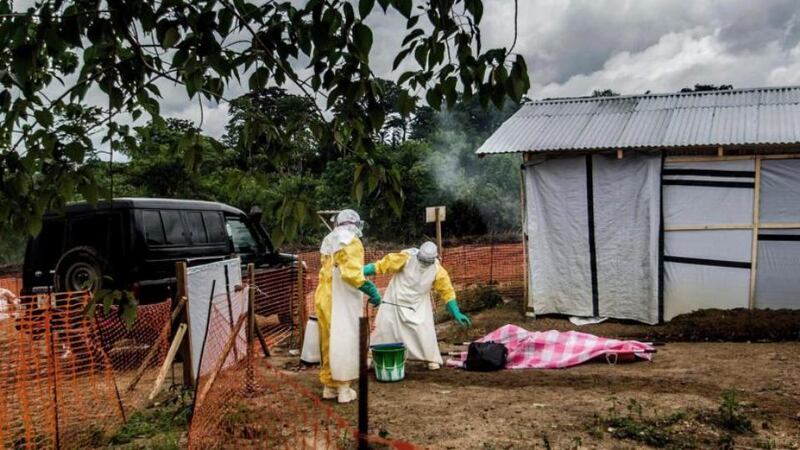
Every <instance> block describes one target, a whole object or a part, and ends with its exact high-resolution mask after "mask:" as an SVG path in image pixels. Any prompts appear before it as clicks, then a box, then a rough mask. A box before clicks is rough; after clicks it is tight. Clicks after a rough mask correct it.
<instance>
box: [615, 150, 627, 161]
mask: <svg viewBox="0 0 800 450" xmlns="http://www.w3.org/2000/svg"><path fill="white" fill-rule="evenodd" d="M624 156H625V152H623V151H622V150H621V149H620V150H617V159H622V158H623V157H624Z"/></svg>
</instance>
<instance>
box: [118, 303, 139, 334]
mask: <svg viewBox="0 0 800 450" xmlns="http://www.w3.org/2000/svg"><path fill="white" fill-rule="evenodd" d="M126 297H127V301H126V302H124V304H123V305H122V321H123V322H124V323H125V327H127V328H128V329H131V328H132V327H133V323H134V322H135V321H136V310H137V306H139V302H138V301H137V300H136V299H135V298H134V297H133V295H132V294H130V295H126Z"/></svg>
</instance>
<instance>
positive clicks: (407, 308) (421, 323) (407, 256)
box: [364, 242, 472, 370]
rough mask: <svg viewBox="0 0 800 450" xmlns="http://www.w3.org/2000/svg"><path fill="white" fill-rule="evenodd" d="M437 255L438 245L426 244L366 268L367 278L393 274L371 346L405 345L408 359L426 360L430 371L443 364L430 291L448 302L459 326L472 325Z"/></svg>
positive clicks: (376, 321)
mask: <svg viewBox="0 0 800 450" xmlns="http://www.w3.org/2000/svg"><path fill="white" fill-rule="evenodd" d="M437 256H438V252H437V249H436V244H434V243H433V242H425V243H424V244H422V245H421V246H420V248H419V249H416V248H412V249H408V250H403V251H401V252H400V253H389V254H388V255H386V256H384V257H383V258H382V259H381V260H379V261H377V262H375V263H373V264H367V265H366V266H364V274H365V275H374V274H376V273H377V274H385V273H391V274H394V276H393V277H392V281H390V282H389V287H387V288H386V291H385V292H384V297H383V303H382V306H381V308H380V309H379V310H378V317H377V318H376V319H375V330H374V331H373V333H372V337H371V339H370V344H371V345H377V344H391V343H396V342H402V343H403V344H405V346H406V354H407V356H408V358H409V359H415V360H420V361H425V362H427V363H428V368H429V369H431V370H436V369H438V368H440V367H441V364H442V356H441V354H440V353H439V344H438V343H437V341H436V329H435V328H434V325H433V302H432V301H431V290H433V292H435V293H436V296H437V297H438V299H439V300H440V301H444V302H445V304H446V305H447V309H448V310H449V311H450V314H452V315H453V318H454V319H455V320H456V321H457V322H458V323H459V325H461V326H466V327H469V326H472V322H470V320H469V317H467V316H466V315H465V314H463V313H462V312H461V311H460V310H459V309H458V302H457V301H456V293H455V290H454V289H453V285H452V283H451V282H450V276H449V275H448V274H447V271H446V270H445V269H444V267H442V265H441V263H440V262H439V260H438V259H437Z"/></svg>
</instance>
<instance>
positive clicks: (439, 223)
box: [435, 207, 444, 258]
mask: <svg viewBox="0 0 800 450" xmlns="http://www.w3.org/2000/svg"><path fill="white" fill-rule="evenodd" d="M435 214H436V246H437V247H438V248H439V257H440V258H441V257H442V253H443V252H444V248H443V247H442V219H441V217H440V216H439V207H436V212H435Z"/></svg>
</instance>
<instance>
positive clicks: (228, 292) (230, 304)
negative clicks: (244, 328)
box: [206, 264, 241, 361]
mask: <svg viewBox="0 0 800 450" xmlns="http://www.w3.org/2000/svg"><path fill="white" fill-rule="evenodd" d="M223 269H224V271H225V299H226V301H227V302H228V322H229V323H230V326H231V331H233V302H232V301H231V281H230V276H229V275H228V265H227V264H226V265H224V266H223ZM236 270H241V269H236ZM211 301H212V302H213V298H212V299H211ZM208 319H209V320H211V316H210V315H209V318H208ZM206 338H208V333H206ZM233 355H234V357H233V358H234V360H235V361H239V351H238V350H236V346H234V347H233Z"/></svg>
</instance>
